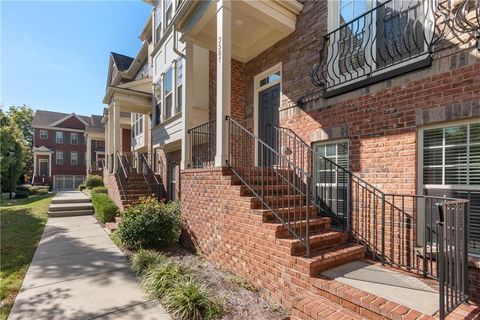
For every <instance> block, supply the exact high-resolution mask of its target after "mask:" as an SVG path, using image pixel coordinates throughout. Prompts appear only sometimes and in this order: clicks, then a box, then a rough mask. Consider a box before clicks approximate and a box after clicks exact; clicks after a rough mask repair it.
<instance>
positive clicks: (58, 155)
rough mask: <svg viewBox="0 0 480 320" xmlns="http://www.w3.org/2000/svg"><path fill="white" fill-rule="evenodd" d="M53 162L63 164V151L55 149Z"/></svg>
mask: <svg viewBox="0 0 480 320" xmlns="http://www.w3.org/2000/svg"><path fill="white" fill-rule="evenodd" d="M55 164H56V165H62V164H63V151H56V152H55Z"/></svg>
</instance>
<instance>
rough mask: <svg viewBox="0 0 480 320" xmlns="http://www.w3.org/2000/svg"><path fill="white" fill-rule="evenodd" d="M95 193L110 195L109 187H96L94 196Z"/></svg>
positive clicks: (93, 190)
mask: <svg viewBox="0 0 480 320" xmlns="http://www.w3.org/2000/svg"><path fill="white" fill-rule="evenodd" d="M94 193H108V190H107V187H95V188H93V189H92V194H94Z"/></svg>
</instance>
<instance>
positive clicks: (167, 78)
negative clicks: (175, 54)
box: [163, 68, 173, 119]
mask: <svg viewBox="0 0 480 320" xmlns="http://www.w3.org/2000/svg"><path fill="white" fill-rule="evenodd" d="M172 91H173V69H172V68H170V69H168V71H167V72H166V73H165V74H164V75H163V97H164V106H165V119H168V118H170V117H171V116H172V114H173V112H172V107H173V96H172Z"/></svg>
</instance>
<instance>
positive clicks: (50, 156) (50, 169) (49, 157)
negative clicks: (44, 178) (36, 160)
mask: <svg viewBox="0 0 480 320" xmlns="http://www.w3.org/2000/svg"><path fill="white" fill-rule="evenodd" d="M48 176H49V177H51V176H52V153H49V154H48Z"/></svg>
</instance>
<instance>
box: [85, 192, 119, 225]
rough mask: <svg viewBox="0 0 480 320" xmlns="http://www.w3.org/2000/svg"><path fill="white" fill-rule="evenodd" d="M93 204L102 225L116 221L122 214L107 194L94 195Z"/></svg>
mask: <svg viewBox="0 0 480 320" xmlns="http://www.w3.org/2000/svg"><path fill="white" fill-rule="evenodd" d="M92 204H93V208H94V209H95V217H96V218H97V219H98V221H100V222H101V223H106V222H109V221H115V217H116V216H117V215H118V214H119V213H120V211H119V210H118V207H117V206H116V205H115V203H114V202H113V201H112V199H110V198H109V197H108V195H107V194H105V193H93V194H92Z"/></svg>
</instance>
